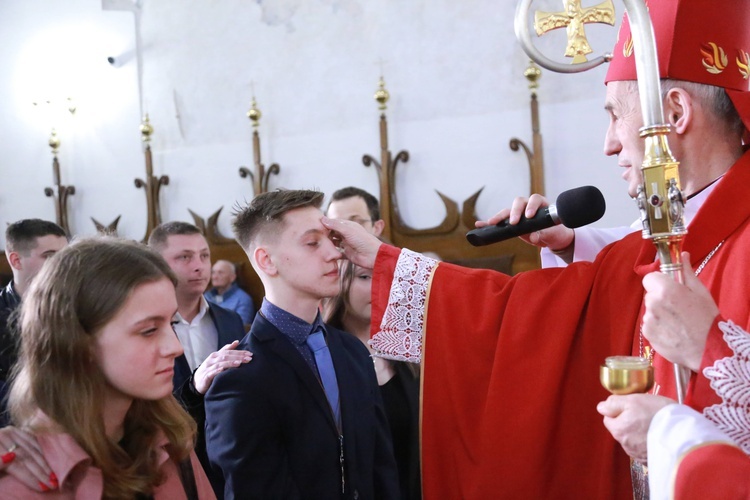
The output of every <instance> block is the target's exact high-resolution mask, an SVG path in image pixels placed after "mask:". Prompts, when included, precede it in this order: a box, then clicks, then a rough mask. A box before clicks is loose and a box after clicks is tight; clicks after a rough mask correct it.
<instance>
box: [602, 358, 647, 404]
mask: <svg viewBox="0 0 750 500" xmlns="http://www.w3.org/2000/svg"><path fill="white" fill-rule="evenodd" d="M599 381H600V382H601V383H602V386H603V387H604V388H605V389H607V390H608V391H609V392H611V393H612V394H618V395H621V394H636V393H645V392H648V391H649V390H650V389H651V388H652V387H653V386H654V367H653V366H651V362H650V361H649V360H648V358H641V357H639V356H610V357H608V358H607V359H606V360H604V364H603V365H602V366H601V367H600V368H599Z"/></svg>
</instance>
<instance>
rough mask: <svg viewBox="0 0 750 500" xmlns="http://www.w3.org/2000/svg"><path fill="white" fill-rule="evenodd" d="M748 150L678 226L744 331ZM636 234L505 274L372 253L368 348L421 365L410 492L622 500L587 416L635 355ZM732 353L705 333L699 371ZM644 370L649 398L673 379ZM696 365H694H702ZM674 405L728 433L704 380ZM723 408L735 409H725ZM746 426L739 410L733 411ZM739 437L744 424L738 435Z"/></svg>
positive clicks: (598, 428) (624, 479) (606, 449)
mask: <svg viewBox="0 0 750 500" xmlns="http://www.w3.org/2000/svg"><path fill="white" fill-rule="evenodd" d="M748 186H750V153H748V154H745V155H744V156H743V158H742V159H740V161H738V163H737V164H735V165H734V166H733V168H732V169H731V170H730V171H729V172H728V173H727V174H726V175H725V176H724V178H723V179H722V180H721V182H720V183H719V184H718V185H717V186H716V188H715V189H714V191H713V192H712V193H711V195H710V196H709V198H708V199H707V200H706V202H705V203H704V205H703V207H702V208H701V209H700V210H699V212H698V214H697V215H696V217H695V219H694V220H693V221H692V223H691V224H690V228H689V234H688V235H687V237H686V238H685V243H684V249H685V250H686V251H689V252H690V253H691V260H692V266H693V268H694V269H695V268H697V267H698V266H699V265H700V264H701V263H702V262H703V261H704V260H705V259H706V257H707V256H708V255H709V253H710V252H711V251H712V250H714V249H715V248H716V247H717V245H718V244H719V243H720V242H722V241H723V244H722V245H721V247H719V249H718V250H717V251H716V252H715V253H714V255H713V257H712V258H711V259H710V260H709V261H708V262H707V263H706V265H705V267H704V269H703V271H702V272H701V274H700V276H699V278H700V279H701V281H703V283H704V284H706V285H707V286H708V287H709V288H710V289H711V292H712V295H713V297H714V298H715V299H716V300H717V302H718V304H719V308H720V310H721V313H722V315H723V317H725V318H727V319H731V320H733V321H734V322H735V323H736V324H738V325H739V326H741V327H743V328H745V329H748V327H750V323H749V321H750V320H749V318H750V307H749V306H750V301H749V300H748V298H747V283H748V277H750V196H748ZM655 255H656V250H655V247H654V245H653V244H652V243H651V242H650V241H644V240H642V239H641V235H640V233H635V234H632V235H630V236H628V237H626V238H624V239H623V240H621V241H619V242H616V243H613V244H612V245H610V246H608V247H606V248H605V249H604V250H602V252H601V253H600V254H599V255H598V256H597V259H596V260H595V261H594V262H592V263H588V262H580V263H576V264H573V265H570V266H568V267H567V268H564V269H544V270H539V271H532V272H526V273H521V274H519V275H516V276H515V277H509V276H506V275H503V274H499V273H496V272H493V271H489V270H476V269H466V268H462V267H458V266H455V265H451V264H445V263H437V262H435V261H432V260H431V259H427V258H425V257H422V256H420V255H419V254H414V253H412V252H409V251H406V250H404V251H403V252H401V251H399V250H398V249H396V248H394V247H389V246H386V245H383V246H382V247H381V250H380V252H379V254H378V257H377V261H376V265H375V270H374V275H373V305H372V333H373V338H372V341H371V342H372V345H373V347H374V348H375V349H376V350H377V351H379V352H380V353H382V354H383V355H384V356H386V357H391V358H394V359H402V360H404V359H406V360H411V361H419V360H421V361H422V368H423V379H422V384H423V393H422V415H421V418H422V470H423V474H422V481H423V493H424V497H425V498H427V499H432V498H439V499H442V498H450V499H453V498H470V499H474V498H509V499H511V498H512V499H517V498H602V499H612V498H622V499H626V498H632V490H631V484H630V474H629V468H628V463H629V460H628V457H627V456H626V455H625V453H624V452H623V451H622V449H621V448H620V446H619V444H618V443H617V442H616V441H615V440H614V439H613V438H612V437H611V436H610V434H609V433H608V432H607V430H606V429H605V428H604V425H603V424H602V417H601V416H600V415H599V414H598V413H597V412H596V404H597V403H598V402H600V401H603V400H604V399H606V398H607V396H608V395H609V394H608V392H607V391H606V390H605V389H603V388H602V387H601V386H600V384H599V366H600V365H601V364H602V363H603V361H604V359H605V358H606V357H607V356H613V355H628V354H631V353H632V352H633V349H634V346H635V348H636V349H637V348H638V344H639V342H638V338H637V337H638V330H639V325H640V316H641V313H640V309H641V303H642V299H643V287H642V285H641V280H642V278H643V276H644V275H645V274H646V273H648V272H651V271H654V270H658V263H655V262H654V259H655ZM730 353H731V350H730V349H729V347H728V346H727V344H726V342H725V341H724V339H723V338H722V332H721V331H720V330H719V329H718V328H717V327H716V325H714V327H713V329H712V331H711V333H710V335H709V339H708V342H707V347H706V351H705V354H704V359H703V366H709V365H711V364H713V363H714V361H716V360H717V359H720V358H723V357H724V356H727V355H728V354H730ZM654 364H655V366H656V370H657V375H656V376H657V383H658V384H659V386H660V387H661V389H660V394H661V395H668V396H672V397H674V393H673V386H674V384H673V382H671V380H672V368H671V365H670V364H668V363H665V361H664V360H662V359H660V358H659V357H658V354H657V357H656V358H655V360H654ZM702 368H703V367H702ZM686 402H687V403H688V404H690V405H691V406H693V407H694V408H696V409H698V410H703V409H704V408H705V407H706V406H709V405H714V406H712V408H713V409H715V411H716V413H717V414H720V415H725V416H726V419H727V423H726V426H727V427H731V426H732V425H735V424H737V418H741V417H738V416H737V413H736V412H737V407H736V405H734V404H733V403H732V402H731V401H729V402H728V401H725V400H724V399H722V398H721V397H720V396H719V395H718V394H717V392H716V390H714V389H713V388H712V387H710V385H709V382H708V380H707V379H706V377H705V376H704V375H703V374H699V375H695V374H694V375H693V377H692V379H691V382H690V385H689V387H688V397H687V399H686ZM732 408H734V409H732ZM742 411H744V412H745V414H744V416H745V419H746V418H747V412H746V408H745V409H744V410H742ZM739 427H740V428H742V425H739Z"/></svg>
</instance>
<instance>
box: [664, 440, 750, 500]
mask: <svg viewBox="0 0 750 500" xmlns="http://www.w3.org/2000/svg"><path fill="white" fill-rule="evenodd" d="M748 478H750V458H748V456H747V455H745V453H743V452H742V450H740V449H739V448H737V447H736V446H731V445H728V444H725V443H721V444H710V445H706V446H701V447H699V448H696V449H694V450H692V451H690V452H689V453H687V454H686V455H685V457H684V458H683V459H682V461H681V462H680V464H679V465H678V467H677V473H676V476H675V485H674V498H675V500H692V499H695V500H703V499H705V498H722V499H724V500H731V499H740V498H743V499H747V498H750V479H748Z"/></svg>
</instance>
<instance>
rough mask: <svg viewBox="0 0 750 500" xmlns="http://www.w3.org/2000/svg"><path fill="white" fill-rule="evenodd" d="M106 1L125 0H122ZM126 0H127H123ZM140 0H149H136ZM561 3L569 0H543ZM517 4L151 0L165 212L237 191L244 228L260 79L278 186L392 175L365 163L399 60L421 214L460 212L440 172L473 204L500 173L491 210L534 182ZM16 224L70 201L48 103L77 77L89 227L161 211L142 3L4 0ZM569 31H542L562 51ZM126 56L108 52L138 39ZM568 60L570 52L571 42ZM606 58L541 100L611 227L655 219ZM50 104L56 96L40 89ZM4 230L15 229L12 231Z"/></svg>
mask: <svg viewBox="0 0 750 500" xmlns="http://www.w3.org/2000/svg"><path fill="white" fill-rule="evenodd" d="M105 3H111V0H110V1H107V0H105ZM115 3H116V2H115ZM120 3H125V4H127V3H129V0H125V1H124V2H120ZM535 5H536V6H537V7H538V8H546V9H548V10H559V1H556V0H545V1H538V2H536V3H535ZM514 10H515V6H514V5H513V4H512V2H510V1H508V2H497V1H494V0H463V1H461V2H456V1H454V0H452V1H448V0H408V1H407V0H380V1H377V2H373V1H369V2H368V1H365V0H256V1H248V0H221V1H215V0H214V1H206V0H203V1H198V0H158V1H156V0H143V2H142V14H141V19H142V21H141V32H142V38H143V51H142V64H143V72H142V75H141V77H142V87H143V95H142V98H143V103H144V107H145V110H146V111H147V112H148V113H149V114H150V116H151V121H152V123H153V125H154V128H155V134H154V137H153V142H152V148H153V151H154V168H155V173H156V174H157V175H161V174H167V175H169V177H170V180H171V182H170V184H169V186H166V187H165V188H163V190H162V197H161V199H162V207H163V212H162V216H163V219H164V220H171V219H181V220H191V218H190V215H189V214H188V212H187V208H190V209H192V210H193V211H195V212H197V213H198V214H200V215H202V216H204V217H208V216H209V215H211V214H212V213H214V212H215V211H216V210H217V209H218V208H219V207H220V206H224V215H222V217H221V219H220V227H221V228H222V230H223V232H224V233H225V235H229V233H230V231H229V216H228V212H229V211H230V209H231V207H232V205H233V204H234V203H235V202H236V201H237V200H240V201H241V200H243V199H245V198H250V197H252V188H251V186H250V183H249V182H248V180H247V179H241V178H240V177H239V176H238V174H237V168H238V167H239V166H240V165H246V166H251V164H252V147H251V143H250V136H251V127H250V123H249V121H248V120H247V118H246V117H245V112H246V111H247V109H248V107H249V102H250V98H251V96H252V92H251V85H250V84H251V82H254V88H255V95H256V97H257V99H258V105H259V107H260V108H261V110H262V111H263V114H264V116H263V119H262V121H261V128H260V132H261V137H262V146H263V161H264V163H266V165H268V164H270V163H273V162H277V163H279V164H280V165H281V175H279V176H274V177H272V179H271V183H270V185H271V188H275V187H287V188H310V187H316V188H319V189H321V190H323V191H324V192H327V193H330V192H331V191H333V190H335V189H337V188H339V187H343V186H345V185H350V184H354V185H358V186H361V187H363V188H365V189H368V190H369V191H371V192H373V193H376V194H377V192H378V188H377V177H376V173H375V171H374V170H373V169H372V168H365V167H364V166H362V164H361V157H362V155H363V154H366V153H367V154H371V155H373V156H375V157H376V158H377V157H378V154H379V152H378V148H379V139H378V123H377V121H378V111H377V107H376V103H375V102H374V101H373V99H372V94H373V93H374V91H375V90H376V84H377V79H378V77H379V75H380V64H378V61H379V60H380V59H382V60H383V63H382V67H383V72H384V75H385V78H386V83H387V87H388V89H389V91H390V93H391V96H392V98H391V101H390V102H389V110H388V117H389V121H390V144H391V148H392V150H393V152H394V154H395V152H396V151H398V150H400V149H407V150H408V151H409V152H410V154H411V160H410V161H409V163H407V164H405V165H403V166H402V167H401V168H400V172H399V173H398V175H397V191H398V195H399V202H400V205H401V207H402V209H403V211H404V217H405V218H406V220H407V222H408V223H409V224H411V225H413V226H415V227H428V226H431V225H434V224H436V223H438V222H439V221H440V220H442V217H443V215H444V214H443V208H442V203H441V202H440V200H439V198H438V197H437V195H436V194H434V190H436V189H437V190H440V191H441V192H443V193H445V194H446V195H448V196H449V197H451V198H453V199H454V200H455V201H457V202H458V203H459V205H460V204H461V203H462V202H463V200H465V199H466V198H468V197H469V196H470V195H471V194H473V193H474V192H475V191H476V190H477V189H479V188H480V187H482V186H485V189H484V192H483V193H482V195H481V197H480V198H479V203H478V207H477V209H478V212H479V215H480V217H489V216H490V215H492V214H493V213H495V212H496V211H497V210H499V209H500V208H502V207H504V206H507V205H508V204H509V203H510V202H511V201H512V199H513V197H514V196H516V195H520V194H528V174H527V163H526V159H525V156H524V155H523V154H522V153H514V152H512V151H511V150H510V149H509V148H508V141H509V140H510V138H511V137H518V138H520V139H522V140H524V141H526V142H527V143H529V144H530V142H531V130H530V123H529V107H528V91H527V88H526V81H525V79H524V78H523V76H522V73H523V71H524V69H525V67H526V65H527V58H526V57H525V55H524V54H523V53H522V51H521V49H520V47H519V45H518V43H517V42H516V40H515V38H514V35H513V19H512V16H513V13H514ZM587 32H588V33H589V34H590V36H591V40H592V45H594V47H595V50H597V48H598V50H602V49H601V47H604V48H607V47H609V46H611V45H612V44H613V43H614V38H615V31H614V29H612V28H605V27H601V26H593V27H592V26H590V27H588V28H587ZM0 33H2V34H3V41H4V50H3V51H1V52H0V67H2V68H5V70H4V71H2V72H0V95H2V96H4V98H3V99H2V104H0V107H1V108H2V111H3V112H2V113H0V137H2V140H0V225H1V226H3V227H4V226H5V224H6V223H8V222H12V221H14V220H18V219H21V218H26V217H42V218H48V219H54V208H53V202H52V200H51V199H49V198H46V197H45V196H44V194H43V189H44V187H46V186H51V185H52V171H51V154H50V152H49V148H48V147H47V145H46V141H47V137H48V135H49V127H50V126H51V124H52V120H51V119H50V118H47V117H44V116H42V113H41V112H40V111H39V109H35V107H34V106H32V105H31V101H33V100H35V99H45V98H47V97H46V96H48V95H51V94H52V93H54V92H57V94H59V95H60V96H62V97H67V96H68V95H71V96H72V97H74V99H75V101H76V103H77V106H78V110H77V112H76V114H75V115H74V116H72V117H70V116H68V117H66V119H65V120H57V123H58V128H59V129H60V135H61V139H62V146H61V151H60V161H61V164H62V171H63V181H64V183H66V184H73V185H75V186H76V190H77V191H76V194H75V195H74V196H72V197H71V198H70V202H69V213H70V217H71V229H72V231H73V232H74V233H77V234H92V233H93V232H94V225H93V224H92V223H91V221H90V217H94V218H96V219H97V220H99V221H100V222H103V223H105V224H106V223H109V222H111V221H112V220H113V219H114V218H115V217H116V216H117V215H118V214H122V220H121V222H120V224H119V230H120V234H121V235H123V236H127V237H132V238H137V239H140V238H141V237H142V236H143V234H144V232H145V227H146V204H145V195H144V193H143V190H142V189H136V188H135V187H134V185H133V179H134V178H136V177H141V178H142V177H144V174H145V166H144V160H143V155H142V151H141V145H140V136H139V132H138V125H139V122H140V118H139V117H140V109H139V108H140V96H139V84H138V72H137V65H136V59H135V58H130V59H129V60H128V59H127V55H128V53H130V52H132V51H133V49H134V47H135V22H134V16H133V14H132V13H129V12H125V11H120V12H118V11H103V10H102V2H100V1H95V0H69V1H67V2H59V1H54V0H25V1H23V2H22V1H9V0H4V1H1V2H0ZM561 43H564V35H563V33H553V34H551V35H549V36H548V37H547V39H543V40H541V41H540V44H539V46H540V47H541V48H543V50H545V51H546V52H547V53H548V54H550V55H551V56H552V55H554V54H556V53H560V52H561V51H562V48H561V46H560V44H561ZM123 54H125V57H120V59H119V60H120V61H124V63H123V64H122V65H121V66H119V67H111V66H110V65H109V64H108V63H107V62H106V57H107V56H122V55H123ZM558 59H561V58H558ZM603 78H604V69H603V68H599V69H596V70H594V71H591V72H588V73H585V74H579V75H574V76H570V75H558V74H553V73H550V72H548V71H545V72H544V74H543V77H542V79H541V82H540V84H541V87H540V90H539V98H540V103H541V124H542V134H543V136H544V145H545V150H544V154H545V163H546V188H547V193H548V194H549V195H550V197H553V198H554V197H555V196H556V195H557V194H559V193H560V192H561V191H563V190H565V189H568V188H571V187H576V186H578V185H582V184H594V185H597V186H598V187H600V188H601V189H602V191H603V192H604V193H605V196H606V197H607V202H608V207H609V208H608V212H607V214H606V215H605V217H604V219H603V220H602V221H601V222H600V223H599V225H603V226H611V225H622V224H629V223H630V221H631V220H633V219H634V218H635V217H636V211H635V209H634V207H632V206H631V205H632V202H630V200H629V199H628V198H627V196H626V194H625V186H624V183H623V182H622V180H620V178H619V172H618V170H617V166H616V163H617V162H616V160H615V159H611V158H605V157H604V156H603V155H602V153H601V149H602V141H603V133H604V130H605V127H606V115H605V113H604V111H603V110H602V102H603V97H604V86H603V84H602V82H603ZM37 108H38V107H37ZM3 245H4V241H3V236H0V247H1V246H3Z"/></svg>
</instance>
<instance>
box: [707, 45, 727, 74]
mask: <svg viewBox="0 0 750 500" xmlns="http://www.w3.org/2000/svg"><path fill="white" fill-rule="evenodd" d="M701 55H702V56H703V60H702V61H701V62H702V63H703V67H704V68H706V71H708V72H709V73H711V74H713V75H718V74H719V73H721V72H722V71H724V69H725V68H726V67H727V64H729V60H728V59H727V55H726V53H725V52H724V49H722V48H721V47H719V46H718V45H716V44H715V43H714V42H708V44H706V45H701Z"/></svg>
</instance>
